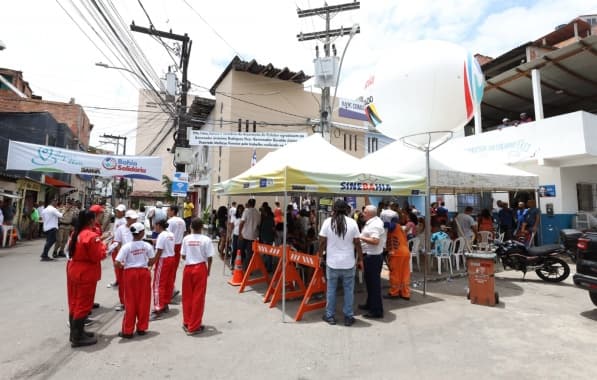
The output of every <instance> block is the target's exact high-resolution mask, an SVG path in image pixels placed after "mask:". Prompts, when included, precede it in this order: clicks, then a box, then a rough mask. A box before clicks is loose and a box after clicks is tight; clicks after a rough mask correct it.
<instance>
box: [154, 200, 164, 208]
mask: <svg viewBox="0 0 597 380" xmlns="http://www.w3.org/2000/svg"><path fill="white" fill-rule="evenodd" d="M162 206H164V204H163V203H162V201H157V202H155V207H157V208H160V207H162Z"/></svg>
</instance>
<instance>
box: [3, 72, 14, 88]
mask: <svg viewBox="0 0 597 380" xmlns="http://www.w3.org/2000/svg"><path fill="white" fill-rule="evenodd" d="M0 75H2V76H3V77H4V79H6V81H7V82H9V83H12V78H13V77H12V75H6V74H0ZM0 90H9V88H8V86H7V85H5V84H4V82H0Z"/></svg>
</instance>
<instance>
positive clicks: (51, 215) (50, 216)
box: [41, 199, 62, 261]
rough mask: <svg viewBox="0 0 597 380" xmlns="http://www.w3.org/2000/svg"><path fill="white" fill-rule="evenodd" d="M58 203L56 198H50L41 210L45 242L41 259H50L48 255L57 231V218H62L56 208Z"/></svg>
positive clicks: (54, 241)
mask: <svg viewBox="0 0 597 380" xmlns="http://www.w3.org/2000/svg"><path fill="white" fill-rule="evenodd" d="M57 203H58V200H57V199H52V201H51V202H50V204H49V205H48V206H47V207H46V208H45V209H44V211H43V212H42V219H43V221H44V225H43V229H44V233H45V234H46V244H45V245H44V250H43V251H42V253H41V261H52V260H53V259H52V258H51V257H50V256H48V252H50V248H52V246H53V245H54V243H56V234H57V232H58V220H59V218H62V213H61V212H60V211H58V210H57V209H56V205H57Z"/></svg>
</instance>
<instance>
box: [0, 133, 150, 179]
mask: <svg viewBox="0 0 597 380" xmlns="http://www.w3.org/2000/svg"><path fill="white" fill-rule="evenodd" d="M6 169H7V170H30V171H36V172H44V173H71V174H90V175H96V176H101V177H112V176H120V177H126V178H135V179H147V180H152V181H161V180H162V159H161V158H160V157H145V156H113V155H106V154H89V153H84V152H80V151H76V150H68V149H62V148H57V147H53V146H44V145H37V144H29V143H24V142H20V141H13V140H11V141H10V143H9V146H8V158H7V161H6Z"/></svg>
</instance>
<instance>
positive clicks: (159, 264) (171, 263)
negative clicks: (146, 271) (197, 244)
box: [149, 220, 180, 321]
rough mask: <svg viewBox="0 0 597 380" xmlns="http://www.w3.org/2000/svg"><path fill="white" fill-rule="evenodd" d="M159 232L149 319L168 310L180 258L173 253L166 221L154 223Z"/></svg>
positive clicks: (154, 318)
mask: <svg viewBox="0 0 597 380" xmlns="http://www.w3.org/2000/svg"><path fill="white" fill-rule="evenodd" d="M155 228H156V231H157V232H158V233H159V235H158V238H157V239H156V242H155V251H156V252H155V260H156V264H155V267H154V269H153V284H152V288H153V311H152V312H151V316H150V317H149V320H150V321H153V320H156V319H159V318H160V317H161V316H162V314H164V313H167V312H168V311H170V309H169V308H168V303H169V302H170V300H171V299H172V293H173V292H174V279H175V275H174V274H173V272H176V269H178V263H179V262H180V260H177V259H176V256H175V255H174V234H173V233H172V232H170V231H168V230H167V228H168V222H166V221H165V220H161V221H159V222H157V223H156V224H155Z"/></svg>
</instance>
